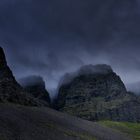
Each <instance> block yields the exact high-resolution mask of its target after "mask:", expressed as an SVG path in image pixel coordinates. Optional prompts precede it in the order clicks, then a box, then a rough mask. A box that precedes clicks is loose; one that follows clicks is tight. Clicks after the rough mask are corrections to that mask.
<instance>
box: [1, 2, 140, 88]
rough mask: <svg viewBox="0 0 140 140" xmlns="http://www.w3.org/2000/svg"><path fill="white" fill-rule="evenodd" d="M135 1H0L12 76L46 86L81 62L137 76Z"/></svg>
mask: <svg viewBox="0 0 140 140" xmlns="http://www.w3.org/2000/svg"><path fill="white" fill-rule="evenodd" d="M139 9H140V3H139V1H138V0H123V1H122V0H106V1H105V0H86V1H85V0H60V1H58V0H23V1H19V0H1V1H0V44H1V45H2V46H3V47H4V49H5V50H6V54H7V57H8V63H9V65H10V66H11V68H12V69H13V71H14V74H15V75H16V77H17V78H20V77H22V76H26V75H34V74H37V75H41V76H43V77H44V79H46V81H47V84H46V85H47V86H48V88H50V89H52V88H55V87H56V85H57V83H58V80H59V78H60V77H61V76H62V75H63V74H64V73H65V72H69V71H73V70H75V69H77V68H78V67H80V66H82V65H84V64H90V63H91V64H97V63H106V64H110V65H111V66H112V67H113V68H114V70H115V71H116V72H118V74H120V75H121V77H122V78H123V80H124V81H125V83H131V82H134V81H139V80H140V78H139V77H138V75H139V74H140V57H139V52H140V49H139V46H140V27H139V25H140V10H139Z"/></svg>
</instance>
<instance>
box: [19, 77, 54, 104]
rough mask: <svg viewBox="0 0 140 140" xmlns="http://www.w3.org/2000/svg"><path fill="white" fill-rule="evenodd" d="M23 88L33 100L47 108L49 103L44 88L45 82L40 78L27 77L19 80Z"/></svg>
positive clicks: (47, 94)
mask: <svg viewBox="0 0 140 140" xmlns="http://www.w3.org/2000/svg"><path fill="white" fill-rule="evenodd" d="M20 83H21V85H22V86H23V88H24V89H25V90H26V91H27V92H28V93H29V94H30V95H31V96H33V97H34V98H35V99H37V100H39V101H40V102H41V103H43V104H45V105H47V106H49V105H50V103H51V100H50V96H49V93H48V91H47V90H46V88H45V82H44V81H43V78H42V77H40V76H29V77H26V78H23V79H21V80H20Z"/></svg>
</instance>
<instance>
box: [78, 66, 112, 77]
mask: <svg viewBox="0 0 140 140" xmlns="http://www.w3.org/2000/svg"><path fill="white" fill-rule="evenodd" d="M112 72H113V70H112V68H111V66H109V65H106V64H98V65H91V64H90V65H86V66H83V67H81V68H80V69H79V71H78V73H79V75H82V74H108V73H112Z"/></svg>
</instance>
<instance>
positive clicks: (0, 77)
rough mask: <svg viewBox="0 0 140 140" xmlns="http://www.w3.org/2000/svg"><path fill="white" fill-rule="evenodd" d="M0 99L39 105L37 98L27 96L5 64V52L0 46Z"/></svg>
mask: <svg viewBox="0 0 140 140" xmlns="http://www.w3.org/2000/svg"><path fill="white" fill-rule="evenodd" d="M0 101H1V102H13V103H16V104H21V105H33V106H40V105H41V103H39V102H38V101H37V100H35V99H34V98H33V97H31V96H29V95H28V94H27V93H26V92H25V91H24V90H23V88H22V87H21V86H20V85H19V84H18V83H17V81H16V80H15V78H14V76H13V74H12V71H11V70H10V68H9V67H8V65H7V62H6V58H5V54H4V51H3V49H2V48H1V47H0Z"/></svg>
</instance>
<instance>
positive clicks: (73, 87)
mask: <svg viewBox="0 0 140 140" xmlns="http://www.w3.org/2000/svg"><path fill="white" fill-rule="evenodd" d="M55 107H56V109H58V110H60V111H63V112H67V113H69V114H72V115H75V116H78V117H81V118H84V119H87V120H92V121H95V120H106V119H107V120H115V121H134V122H138V121H140V100H139V99H138V98H137V96H135V95H134V94H133V93H128V92H127V90H126V88H125V85H124V84H123V82H122V81H121V79H120V77H119V76H118V75H117V74H116V73H115V72H113V70H112V69H111V67H110V66H108V65H96V66H93V65H88V66H84V67H82V68H81V69H80V70H79V71H77V72H75V73H72V74H67V75H66V76H64V78H63V80H61V86H60V88H59V92H58V97H57V100H56V103H55Z"/></svg>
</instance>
